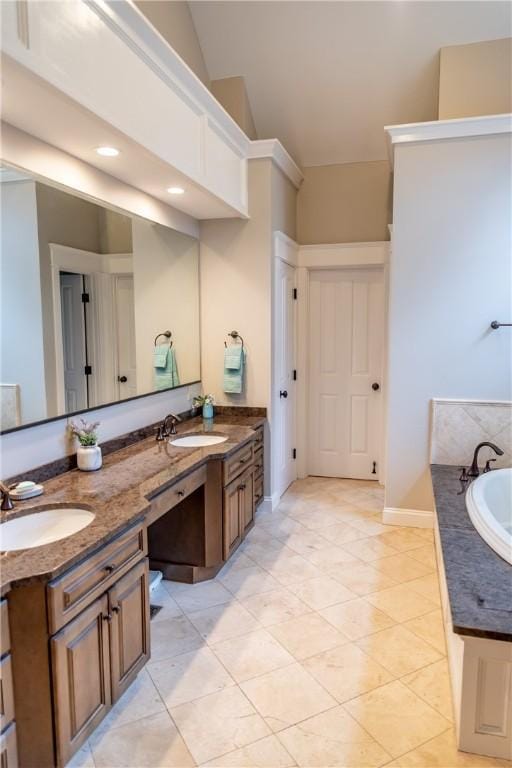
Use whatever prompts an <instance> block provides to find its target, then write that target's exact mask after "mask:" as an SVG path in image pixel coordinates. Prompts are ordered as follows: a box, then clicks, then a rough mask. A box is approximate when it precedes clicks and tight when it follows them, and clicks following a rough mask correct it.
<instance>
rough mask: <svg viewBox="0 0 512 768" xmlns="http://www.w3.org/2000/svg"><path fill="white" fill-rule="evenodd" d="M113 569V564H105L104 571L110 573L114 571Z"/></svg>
mask: <svg viewBox="0 0 512 768" xmlns="http://www.w3.org/2000/svg"><path fill="white" fill-rule="evenodd" d="M115 569H116V567H115V565H106V566H105V571H106V572H107V573H112V571H115Z"/></svg>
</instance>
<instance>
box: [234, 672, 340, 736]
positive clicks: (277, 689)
mask: <svg viewBox="0 0 512 768" xmlns="http://www.w3.org/2000/svg"><path fill="white" fill-rule="evenodd" d="M241 688H242V690H243V691H244V693H245V694H246V695H247V696H248V697H249V699H250V701H251V702H252V703H253V704H254V706H255V707H256V709H257V710H258V712H259V713H260V714H261V715H262V716H263V717H264V719H265V722H266V723H267V724H268V725H269V726H270V728H272V730H273V731H274V732H276V731H280V730H282V729H283V728H287V727H289V726H290V725H295V723H298V722H300V721H301V720H305V719H306V718H307V717H312V716H313V715H317V714H318V713H320V712H323V711H325V710H326V709H329V708H330V707H333V706H335V704H336V701H335V699H333V698H332V696H330V695H329V694H328V693H327V691H326V690H325V689H324V688H322V687H321V686H320V685H319V684H318V683H317V682H316V680H315V679H314V678H313V677H311V675H310V674H309V673H308V672H306V670H305V669H304V668H303V667H302V666H301V665H300V664H293V665H292V666H290V667H284V669H278V670H276V671H275V672H269V673H268V674H267V675H262V676H261V677H255V678H254V679H253V680H248V681H247V682H245V683H242V684H241Z"/></svg>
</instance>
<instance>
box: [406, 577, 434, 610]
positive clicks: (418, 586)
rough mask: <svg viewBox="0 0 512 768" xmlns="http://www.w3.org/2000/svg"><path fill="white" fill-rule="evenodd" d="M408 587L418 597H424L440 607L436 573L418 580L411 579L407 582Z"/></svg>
mask: <svg viewBox="0 0 512 768" xmlns="http://www.w3.org/2000/svg"><path fill="white" fill-rule="evenodd" d="M407 584H408V586H409V587H410V588H411V589H413V590H414V591H415V592H417V593H418V594H419V595H424V596H425V597H428V599H429V600H432V602H433V603H435V604H436V605H441V594H440V592H439V579H438V577H437V573H432V574H430V576H423V577H422V578H420V579H413V580H412V581H409V582H407Z"/></svg>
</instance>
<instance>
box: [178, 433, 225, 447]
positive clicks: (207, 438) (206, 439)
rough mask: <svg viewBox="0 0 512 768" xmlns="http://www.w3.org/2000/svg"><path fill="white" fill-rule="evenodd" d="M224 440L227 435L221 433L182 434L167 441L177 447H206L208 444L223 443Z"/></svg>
mask: <svg viewBox="0 0 512 768" xmlns="http://www.w3.org/2000/svg"><path fill="white" fill-rule="evenodd" d="M226 440H227V437H222V435H184V436H183V437H175V438H174V440H169V442H170V444H171V445H176V446H177V447H178V448H206V447H207V446H209V445H217V444H218V443H225V442H226Z"/></svg>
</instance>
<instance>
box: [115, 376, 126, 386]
mask: <svg viewBox="0 0 512 768" xmlns="http://www.w3.org/2000/svg"><path fill="white" fill-rule="evenodd" d="M117 380H118V381H120V382H121V384H126V382H127V381H128V377H127V376H118V377H117Z"/></svg>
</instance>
